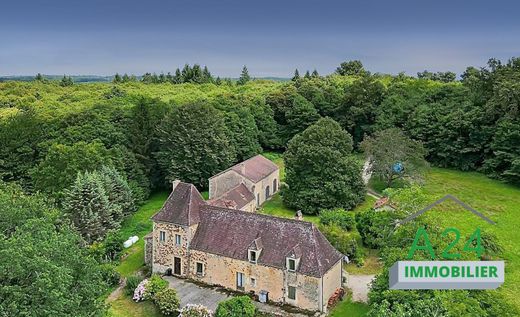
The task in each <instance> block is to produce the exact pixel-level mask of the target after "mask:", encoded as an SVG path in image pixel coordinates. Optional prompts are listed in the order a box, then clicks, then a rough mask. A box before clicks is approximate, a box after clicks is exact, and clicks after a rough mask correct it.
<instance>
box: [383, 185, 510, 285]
mask: <svg viewBox="0 0 520 317" xmlns="http://www.w3.org/2000/svg"><path fill="white" fill-rule="evenodd" d="M446 200H452V201H454V202H455V203H457V204H458V205H459V206H461V207H463V208H464V209H465V210H468V211H470V212H471V213H472V214H474V215H476V216H478V217H480V218H481V219H482V220H484V221H485V222H487V223H488V224H491V225H494V224H495V222H494V221H492V220H491V219H489V218H487V217H486V216H484V215H483V214H482V213H480V212H478V211H477V210H475V209H473V208H471V207H470V206H468V205H467V204H465V203H464V202H462V201H461V200H459V199H457V198H456V197H454V196H452V195H446V196H444V197H443V198H441V199H439V200H437V201H435V202H433V203H432V204H430V205H428V206H426V207H425V208H423V209H421V210H420V211H418V212H416V213H414V214H412V215H410V216H408V217H406V218H405V219H403V220H402V221H400V222H399V225H404V224H406V223H408V222H410V221H412V220H413V219H415V218H417V217H418V216H420V215H422V214H424V213H425V212H426V211H428V210H430V209H432V208H433V207H435V206H437V205H439V204H441V203H443V202H445V201H446ZM448 235H453V236H454V240H453V241H452V242H451V243H449V244H448V245H447V246H446V248H445V249H444V250H443V251H442V253H441V257H442V258H443V259H446V260H456V259H459V258H460V257H461V254H460V253H454V252H452V251H451V250H452V249H453V247H455V246H456V245H457V244H458V242H459V240H460V231H459V230H458V229H456V228H447V229H446V230H444V231H443V232H442V233H441V236H442V237H447V236H448ZM421 241H424V244H421ZM418 250H422V251H425V252H427V253H428V254H429V255H430V257H431V258H432V261H410V260H411V259H413V256H414V254H415V252H416V251H418ZM463 252H475V254H476V255H477V257H480V256H481V254H482V253H483V252H484V247H483V246H482V244H481V237H480V228H476V230H475V231H474V232H473V234H472V235H471V236H470V238H469V239H468V240H467V241H466V242H465V244H464V248H463ZM407 260H408V261H398V262H396V263H394V265H392V267H391V268H390V272H389V273H390V277H389V288H390V289H495V288H498V287H499V286H500V285H502V284H503V283H504V261H442V260H435V252H434V250H433V246H432V243H431V241H430V239H429V237H428V233H427V232H426V230H425V229H424V228H419V229H418V230H417V233H416V235H415V238H414V241H413V243H412V246H411V248H410V251H409V252H408V256H407Z"/></svg>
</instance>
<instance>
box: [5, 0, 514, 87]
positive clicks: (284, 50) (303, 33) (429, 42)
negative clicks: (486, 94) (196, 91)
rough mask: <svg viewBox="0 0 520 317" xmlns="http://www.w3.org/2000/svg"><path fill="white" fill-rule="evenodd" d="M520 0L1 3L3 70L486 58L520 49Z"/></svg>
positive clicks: (379, 66)
mask: <svg viewBox="0 0 520 317" xmlns="http://www.w3.org/2000/svg"><path fill="white" fill-rule="evenodd" d="M519 12H520V1H504V0H494V1H481V0H472V1H460V0H450V1H446V0H428V1H426V0H415V1H409V0H379V1H375V0H360V1H349V0H343V1H326V0H321V1H308V0H299V1H293V0H277V1H273V0H257V1H249V0H241V1H234V0H233V1H231V0H204V1H201V0H186V1H178V0H168V1H166V0H164V1H158V0H140V1H135V0H124V1H122V0H84V1H79V0H55V1H48V0H38V1H27V0H16V1H2V3H1V4H0V75H3V76H5V75H34V74H36V73H43V74H56V75H61V74H67V75H79V74H83V75H112V74H115V73H116V72H118V73H128V74H136V75H141V74H143V73H145V72H156V73H161V72H164V73H167V72H174V71H175V69H176V68H177V67H181V68H182V66H183V65H184V64H186V63H189V64H194V63H198V64H201V65H207V66H208V68H209V70H210V71H211V72H212V73H213V74H214V75H218V76H221V77H238V76H239V74H240V71H241V69H242V67H243V65H247V67H248V69H249V72H250V74H251V75H252V76H254V77H268V76H273V77H291V76H292V74H293V72H294V69H295V68H298V69H299V70H300V72H301V73H302V72H304V71H305V70H307V69H308V70H311V71H312V70H314V69H316V70H318V72H319V73H320V74H329V73H331V72H333V71H334V69H335V68H336V67H337V65H339V64H340V63H341V62H342V61H346V60H353V59H358V60H361V61H362V62H363V64H364V65H365V68H366V69H368V70H370V71H372V72H380V73H391V74H397V73H399V72H402V71H404V72H406V73H407V74H409V75H414V74H415V73H417V72H419V71H422V70H425V69H428V70H431V71H448V70H450V71H455V72H457V73H458V74H460V73H461V72H463V71H464V69H465V68H466V67H467V66H477V67H481V66H485V64H486V62H487V60H488V59H489V58H491V57H494V58H498V59H502V60H507V59H509V58H511V57H513V56H519V57H520V16H519V15H518V14H519Z"/></svg>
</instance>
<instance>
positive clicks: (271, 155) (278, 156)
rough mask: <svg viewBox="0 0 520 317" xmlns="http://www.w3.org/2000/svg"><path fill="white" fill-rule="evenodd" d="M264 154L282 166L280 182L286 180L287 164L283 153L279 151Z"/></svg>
mask: <svg viewBox="0 0 520 317" xmlns="http://www.w3.org/2000/svg"><path fill="white" fill-rule="evenodd" d="M262 155H263V156H265V157H266V158H267V159H269V160H271V161H273V162H274V163H275V164H276V165H278V167H279V168H280V182H283V181H285V165H284V163H283V154H282V153H278V152H264V153H262Z"/></svg>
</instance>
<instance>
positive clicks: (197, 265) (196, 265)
mask: <svg viewBox="0 0 520 317" xmlns="http://www.w3.org/2000/svg"><path fill="white" fill-rule="evenodd" d="M199 264H200V265H201V267H202V272H199ZM204 271H205V268H204V263H202V262H196V263H195V273H196V274H197V276H204Z"/></svg>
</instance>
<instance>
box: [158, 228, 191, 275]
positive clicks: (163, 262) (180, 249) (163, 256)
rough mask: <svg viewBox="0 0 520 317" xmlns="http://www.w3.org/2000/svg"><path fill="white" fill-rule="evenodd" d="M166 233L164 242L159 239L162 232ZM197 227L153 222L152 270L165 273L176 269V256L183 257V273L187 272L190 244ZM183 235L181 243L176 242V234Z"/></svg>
mask: <svg viewBox="0 0 520 317" xmlns="http://www.w3.org/2000/svg"><path fill="white" fill-rule="evenodd" d="M192 227H194V226H192ZM161 231H164V232H165V233H166V239H165V241H164V242H161V241H159V240H160V239H159V237H160V232H161ZM194 232H195V228H188V227H183V226H178V225H175V224H171V223H162V222H154V224H153V265H152V271H153V272H158V273H164V272H166V270H168V269H172V271H173V269H174V260H173V258H174V257H178V258H180V259H181V275H182V276H184V275H186V274H187V272H188V271H187V269H188V244H189V242H190V241H191V238H192V237H193V234H194ZM176 234H178V235H180V236H181V245H180V246H179V245H176V244H175V235H176Z"/></svg>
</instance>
